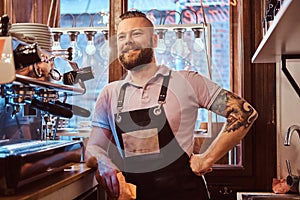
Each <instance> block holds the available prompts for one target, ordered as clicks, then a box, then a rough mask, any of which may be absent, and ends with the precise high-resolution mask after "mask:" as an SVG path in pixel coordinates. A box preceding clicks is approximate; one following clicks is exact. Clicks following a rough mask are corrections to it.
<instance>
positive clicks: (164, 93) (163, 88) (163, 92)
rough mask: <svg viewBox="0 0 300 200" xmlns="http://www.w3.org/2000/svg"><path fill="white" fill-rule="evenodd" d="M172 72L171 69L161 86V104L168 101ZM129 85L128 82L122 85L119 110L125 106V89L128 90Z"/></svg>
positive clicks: (159, 100) (159, 99)
mask: <svg viewBox="0 0 300 200" xmlns="http://www.w3.org/2000/svg"><path fill="white" fill-rule="evenodd" d="M171 72H172V70H170V72H169V75H168V76H165V77H164V80H163V83H162V86H161V89H160V94H159V98H158V103H159V104H160V105H161V104H163V103H165V102H166V97H167V91H168V85H169V80H170V76H171ZM127 85H128V84H124V85H122V87H121V89H120V93H119V97H118V105H117V108H118V111H119V112H120V111H121V110H122V108H123V104H124V97H125V91H126V87H127Z"/></svg>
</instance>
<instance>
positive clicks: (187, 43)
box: [52, 23, 211, 73]
mask: <svg viewBox="0 0 300 200" xmlns="http://www.w3.org/2000/svg"><path fill="white" fill-rule="evenodd" d="M155 32H156V34H157V35H158V46H157V48H156V49H155V52H156V56H157V59H158V62H159V63H160V64H168V65H171V67H172V66H176V65H177V66H178V61H177V63H175V62H176V61H175V60H181V61H184V64H185V65H189V66H197V65H199V63H202V64H203V63H206V65H207V64H209V59H210V54H211V50H210V48H211V47H210V44H211V42H210V26H209V25H205V24H204V23H201V24H176V25H174V24H172V25H171V24H169V25H156V26H155ZM52 35H53V47H52V50H53V51H54V53H55V52H59V51H61V50H62V49H67V48H69V47H72V49H73V55H72V58H73V59H72V60H73V61H76V62H78V64H79V65H81V64H82V63H83V57H84V55H86V56H87V57H94V56H95V54H97V56H100V58H101V61H102V62H104V64H106V65H108V58H109V51H110V50H109V32H108V29H107V27H87V28H83V27H82V28H80V27H79V28H53V29H52ZM111 39H113V40H114V39H115V38H114V37H111ZM166 61H168V62H167V63H166ZM206 73H207V72H206Z"/></svg>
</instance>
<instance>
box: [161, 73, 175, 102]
mask: <svg viewBox="0 0 300 200" xmlns="http://www.w3.org/2000/svg"><path fill="white" fill-rule="evenodd" d="M171 72H172V70H170V72H169V75H168V76H165V77H164V81H163V84H162V86H161V89H160V94H159V98H158V104H163V103H165V102H166V97H167V91H168V85H169V81H170V77H171Z"/></svg>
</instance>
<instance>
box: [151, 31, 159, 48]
mask: <svg viewBox="0 0 300 200" xmlns="http://www.w3.org/2000/svg"><path fill="white" fill-rule="evenodd" d="M157 41H158V36H157V34H153V37H152V48H156V47H157Z"/></svg>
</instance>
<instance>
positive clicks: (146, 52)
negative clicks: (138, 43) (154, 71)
mask: <svg viewBox="0 0 300 200" xmlns="http://www.w3.org/2000/svg"><path fill="white" fill-rule="evenodd" d="M140 50H141V51H140V53H139V55H138V57H137V58H136V59H134V60H126V59H125V56H124V53H122V54H120V55H119V61H120V63H121V64H122V66H123V67H124V68H126V69H127V70H132V69H133V68H136V69H137V68H139V67H141V66H143V65H145V64H149V63H151V62H152V59H153V54H154V51H153V49H152V48H142V49H140Z"/></svg>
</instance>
